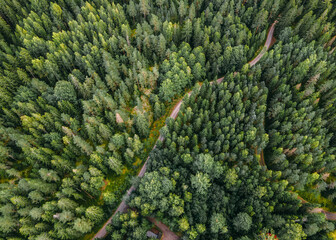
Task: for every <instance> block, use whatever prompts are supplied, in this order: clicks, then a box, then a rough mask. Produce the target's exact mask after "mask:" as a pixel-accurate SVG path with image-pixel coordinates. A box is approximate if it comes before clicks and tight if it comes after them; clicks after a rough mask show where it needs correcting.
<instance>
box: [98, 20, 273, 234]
mask: <svg viewBox="0 0 336 240" xmlns="http://www.w3.org/2000/svg"><path fill="white" fill-rule="evenodd" d="M276 23H277V21H275V22H274V23H273V24H272V25H271V27H270V30H269V31H268V34H267V39H266V41H265V44H264V48H263V51H261V52H260V53H259V54H258V56H256V57H255V58H254V59H253V60H251V61H250V62H249V65H250V67H252V66H254V65H255V64H256V63H257V62H259V60H260V59H261V58H262V57H263V56H264V54H265V53H266V51H267V50H268V49H269V48H270V46H271V43H272V38H273V34H274V28H275V24H276ZM264 49H266V51H265V50H264ZM223 79H224V78H223V77H222V78H219V79H217V80H216V82H217V83H221V82H222V81H223ZM212 83H213V82H211V83H210V84H212ZM191 93H192V91H190V92H188V93H187V94H188V95H189V96H190V95H191ZM181 105H182V100H180V101H179V102H178V103H177V104H176V105H175V107H174V109H173V111H172V113H171V114H170V116H169V117H171V118H173V119H176V117H177V114H178V113H179V111H180V108H181ZM163 140H164V137H163V136H161V134H160V136H159V138H158V140H157V141H163ZM155 148H156V144H155V146H154V147H153V149H155ZM148 160H149V156H148V158H147V160H146V162H145V163H144V165H143V167H142V168H141V170H140V172H139V174H138V177H143V175H144V174H145V172H146V170H147V163H148ZM134 190H135V187H134V186H132V187H131V188H130V189H129V190H128V191H127V196H130V195H131V193H132V192H133V191H134ZM126 210H127V205H126V202H125V200H123V201H122V202H121V203H120V205H119V206H118V208H117V210H116V211H115V212H114V213H113V215H112V216H111V217H110V218H109V219H108V220H107V221H106V223H105V224H104V226H103V227H102V228H101V229H100V230H99V231H98V232H97V233H96V235H95V236H94V237H93V238H92V239H91V240H94V239H99V238H104V237H105V236H106V234H107V231H106V227H107V225H108V224H110V223H111V222H112V218H113V217H114V216H115V215H116V213H117V212H122V213H123V212H126ZM151 219H153V218H151ZM153 220H154V219H153ZM155 222H156V223H158V224H155V225H156V226H157V227H158V228H160V230H161V231H162V232H163V238H162V240H173V239H178V237H177V235H176V234H175V233H173V232H171V231H170V230H169V228H168V227H167V226H166V225H164V224H163V223H161V222H159V221H156V220H155ZM165 233H166V234H165ZM173 235H175V236H176V237H177V238H172V236H173Z"/></svg>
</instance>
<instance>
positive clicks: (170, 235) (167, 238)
mask: <svg viewBox="0 0 336 240" xmlns="http://www.w3.org/2000/svg"><path fill="white" fill-rule="evenodd" d="M147 219H148V220H149V221H151V222H152V223H154V224H155V226H157V227H158V228H160V230H161V232H162V233H163V236H162V238H161V239H162V240H177V239H179V236H177V235H176V234H175V233H174V232H172V231H170V229H169V227H167V225H165V224H163V223H162V222H160V221H158V220H156V219H155V218H152V217H148V218H147Z"/></svg>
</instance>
